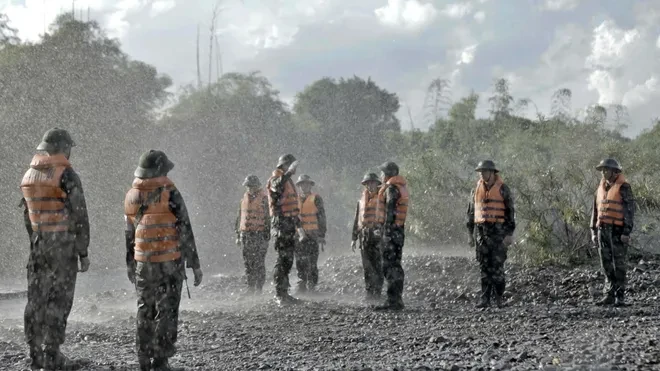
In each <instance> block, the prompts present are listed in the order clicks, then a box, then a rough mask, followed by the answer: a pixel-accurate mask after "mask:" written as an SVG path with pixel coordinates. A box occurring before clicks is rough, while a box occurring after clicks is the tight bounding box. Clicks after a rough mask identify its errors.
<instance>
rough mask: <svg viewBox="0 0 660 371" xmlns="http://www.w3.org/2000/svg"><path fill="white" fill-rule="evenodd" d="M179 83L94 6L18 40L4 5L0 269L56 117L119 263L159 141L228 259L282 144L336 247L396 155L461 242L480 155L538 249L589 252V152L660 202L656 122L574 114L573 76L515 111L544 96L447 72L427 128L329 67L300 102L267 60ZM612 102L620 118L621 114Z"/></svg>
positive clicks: (435, 222) (421, 204)
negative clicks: (636, 124) (382, 167)
mask: <svg viewBox="0 0 660 371" xmlns="http://www.w3.org/2000/svg"><path fill="white" fill-rule="evenodd" d="M171 88H172V81H171V79H170V78H169V77H168V76H165V75H163V74H162V73H159V72H158V71H157V69H156V68H155V67H153V66H151V65H148V64H146V63H143V62H140V61H136V60H133V59H131V58H130V56H128V55H126V53H124V52H123V51H122V49H121V45H120V44H119V43H118V41H116V40H113V39H110V38H108V37H107V36H106V34H105V33H104V31H103V29H102V28H101V27H100V26H99V25H98V23H96V22H94V21H88V22H82V21H78V20H75V19H74V18H73V17H72V16H71V15H70V14H64V15H61V16H60V17H58V18H57V20H56V21H55V22H54V23H53V24H52V25H51V26H50V28H49V31H48V32H47V33H46V34H45V35H43V37H41V39H40V40H39V41H37V42H22V41H20V40H19V39H18V38H17V37H16V35H15V32H14V30H12V29H11V27H10V23H8V20H7V19H6V17H3V16H0V122H1V123H2V125H3V128H4V130H5V135H3V137H2V138H3V139H2V140H3V143H2V146H0V151H1V152H2V156H3V158H4V159H5V169H6V170H5V171H3V172H2V175H0V189H2V191H3V194H4V202H3V203H2V204H1V205H0V208H1V209H2V212H3V213H4V215H6V216H7V217H6V221H7V222H6V223H4V224H3V225H2V227H0V228H1V230H0V232H1V233H2V234H3V236H5V238H4V242H3V243H2V244H0V250H1V251H2V252H3V256H4V257H5V258H4V259H0V272H10V271H11V272H17V271H20V269H21V268H22V262H24V261H25V259H26V256H27V246H24V245H23V243H25V245H27V238H26V236H25V234H24V232H23V225H22V218H21V212H20V209H18V208H17V204H18V200H19V199H20V192H19V190H18V183H19V181H20V178H21V176H22V174H23V172H24V171H25V170H26V167H27V165H28V163H29V160H30V158H31V156H32V154H33V152H34V148H35V146H36V145H37V143H38V142H39V141H40V139H41V135H42V134H43V133H44V132H45V131H46V130H47V129H49V128H51V127H53V126H59V127H64V128H66V129H68V130H70V132H71V133H72V135H73V137H74V140H75V141H76V142H77V143H78V147H77V148H75V149H74V153H73V157H72V161H73V164H74V166H75V169H76V170H77V171H78V172H79V173H80V175H81V178H82V181H83V186H84V188H85V192H86V195H87V199H88V206H89V212H90V219H91V223H92V245H91V247H90V252H91V254H92V255H91V257H92V258H93V261H94V264H98V265H100V266H108V267H121V266H122V265H123V252H124V246H123V228H124V225H123V223H124V221H123V217H122V214H123V197H124V194H125V192H126V190H127V189H128V187H129V186H130V182H131V180H132V174H133V170H134V169H135V166H136V165H137V159H138V157H139V156H140V154H141V153H142V152H143V151H145V150H147V149H149V148H158V149H162V150H164V151H165V152H166V153H168V155H169V156H170V157H171V158H172V160H173V161H174V162H175V164H176V167H175V169H174V171H173V173H172V177H173V179H174V180H175V181H176V183H177V184H178V185H179V188H180V189H181V191H182V192H183V194H184V197H185V198H186V201H187V203H188V208H189V211H190V214H191V217H192V221H193V228H194V230H195V233H196V235H197V238H198V240H199V242H198V244H199V246H200V250H201V254H202V257H203V258H205V261H206V262H209V263H222V262H223V261H224V260H223V259H228V258H227V252H228V251H229V249H231V248H232V247H231V246H232V235H233V234H232V233H233V232H232V227H233V221H234V219H235V217H236V212H237V209H238V200H239V199H240V195H241V194H242V192H243V189H242V188H241V186H240V184H241V182H242V180H243V178H244V177H245V176H246V175H248V173H254V174H256V175H258V176H259V177H260V179H261V180H262V183H265V181H266V179H267V177H268V176H269V174H270V171H272V168H273V167H274V165H275V162H276V161H277V158H278V157H279V156H280V155H281V154H284V153H293V154H294V155H295V156H296V157H298V158H299V159H301V167H300V172H304V173H308V174H310V175H311V176H312V177H313V178H314V179H315V180H316V183H317V188H318V191H319V192H320V193H321V194H323V195H324V198H325V199H326V204H327V205H326V207H327V208H328V224H329V238H328V242H329V244H330V245H335V246H337V247H341V246H343V245H346V246H348V243H350V241H349V240H350V238H349V236H350V228H351V227H352V217H353V213H354V207H355V202H356V200H357V197H358V194H359V193H358V192H359V187H360V186H359V180H360V178H361V176H362V175H363V174H364V173H365V172H367V171H369V170H374V168H375V166H376V165H378V164H380V163H382V162H383V161H385V160H388V159H391V160H395V161H398V162H399V163H400V166H401V168H402V172H403V173H404V175H405V176H407V177H408V178H409V181H410V188H411V194H412V206H411V213H410V219H409V220H410V221H409V225H408V229H409V234H410V235H411V236H413V238H416V239H417V240H418V241H420V242H428V243H435V244H439V243H450V244H459V243H464V242H465V241H464V240H465V234H464V233H462V232H464V230H463V229H462V226H463V225H464V208H465V205H466V202H467V197H468V196H469V192H470V189H471V188H472V187H473V186H474V180H475V179H476V178H475V174H474V173H473V172H472V169H473V167H474V165H476V163H477V162H478V161H479V160H481V159H484V158H491V159H493V160H495V161H496V162H497V163H498V165H499V166H500V167H501V168H502V175H503V177H504V178H505V180H506V181H507V183H508V184H510V185H511V186H512V188H513V190H514V193H515V195H516V199H517V208H518V219H519V222H520V223H521V225H522V226H523V227H522V228H521V229H520V231H521V232H519V233H518V235H517V239H518V244H517V246H516V249H519V252H520V253H519V256H520V257H521V259H527V260H529V261H553V262H556V261H560V260H561V259H564V260H566V257H570V259H569V260H570V261H571V262H574V261H578V260H580V259H583V258H584V257H588V256H589V250H588V249H587V247H585V246H586V245H585V244H586V243H587V242H588V234H586V230H585V229H584V227H585V226H586V223H587V219H588V215H587V214H588V211H589V207H588V206H589V203H590V202H591V199H590V197H592V196H593V189H595V185H596V182H597V179H598V174H597V173H596V172H595V171H594V170H593V167H594V166H595V164H596V163H597V162H598V161H599V160H600V159H601V158H602V157H604V156H614V157H617V159H619V160H620V161H621V162H622V164H623V165H624V166H625V167H626V168H625V172H626V174H627V177H628V178H629V179H630V180H631V183H632V184H633V187H634V188H633V189H634V190H635V192H636V194H637V197H638V199H639V200H640V204H641V205H642V207H643V208H644V210H647V211H650V210H652V209H653V208H654V207H655V206H656V202H657V201H656V199H655V196H654V195H655V194H656V193H655V187H656V186H655V184H656V183H657V182H655V178H656V177H657V175H656V174H657V171H655V170H656V169H655V167H656V166H658V165H656V164H655V163H654V162H653V161H651V158H652V157H651V156H653V155H655V154H656V152H657V151H658V150H659V149H658V146H657V143H658V136H659V135H660V133H659V131H660V129H658V126H656V127H654V128H653V129H652V130H649V131H647V132H645V133H643V134H642V135H640V136H639V137H638V138H636V139H635V140H631V139H628V138H625V137H624V136H622V135H621V130H622V129H623V128H624V127H625V124H626V123H625V119H621V117H625V115H624V113H625V107H600V106H595V107H592V108H591V109H590V110H589V111H588V112H587V114H586V116H585V118H583V119H578V118H575V117H574V116H573V115H572V114H571V112H572V111H571V107H570V95H571V94H570V91H569V90H567V89H562V90H559V91H558V92H557V93H556V94H555V95H554V96H553V97H552V99H553V110H552V112H551V113H550V114H549V115H548V116H547V117H546V116H545V115H543V114H541V113H538V114H537V118H536V119H534V120H530V119H526V118H523V117H520V116H519V115H518V114H517V112H518V111H520V110H521V109H523V108H525V107H529V106H533V102H531V101H529V100H526V99H518V100H516V99H515V98H514V97H512V96H511V94H510V92H509V89H508V83H507V81H506V80H503V79H501V80H498V81H496V82H495V83H494V86H493V94H492V96H491V97H489V98H488V103H489V105H490V107H491V110H490V117H489V118H477V117H476V116H475V112H476V107H477V105H478V104H479V102H480V100H481V97H480V96H478V95H477V94H475V93H472V94H470V95H468V96H467V97H464V98H461V99H459V100H457V101H455V102H452V101H451V99H449V91H448V90H449V86H448V83H447V82H446V81H444V80H442V79H437V80H434V81H432V82H431V83H430V84H429V92H428V94H427V96H428V99H427V101H426V105H425V109H426V111H427V115H426V116H425V117H426V118H427V119H429V120H431V121H432V122H433V124H432V125H431V127H430V129H429V130H428V131H420V130H412V131H402V130H401V123H400V121H399V119H398V118H397V112H399V110H400V102H399V98H398V97H397V95H396V94H395V93H392V92H388V91H387V90H385V89H383V88H381V87H379V86H378V85H377V83H376V82H374V81H372V80H371V79H370V78H366V79H365V78H362V77H358V76H353V77H347V78H340V79H334V78H329V77H324V78H321V79H319V80H317V81H314V82H312V83H311V84H309V85H308V86H307V87H306V88H305V89H304V90H302V91H301V92H299V93H298V94H297V95H296V99H295V103H294V104H293V106H292V107H288V106H287V104H285V103H284V102H283V101H282V99H281V98H280V96H279V92H278V91H277V90H276V89H275V88H274V87H273V86H272V85H271V84H270V82H269V81H268V79H267V78H266V77H264V76H262V75H261V74H260V73H259V72H253V73H245V74H243V73H224V74H222V76H221V77H219V78H218V79H217V80H216V81H215V82H209V83H208V84H207V85H206V86H202V85H201V84H191V85H188V86H184V87H182V88H180V89H179V90H178V91H177V92H176V93H170V91H171ZM613 116H617V117H619V119H618V120H619V123H618V124H616V125H614V126H612V125H611V123H610V121H611V118H612V117H613ZM656 158H657V157H656ZM646 215H648V220H647V222H642V223H641V224H639V229H642V228H646V229H645V230H646V231H647V232H648V234H651V231H652V230H653V228H654V226H655V221H654V220H653V218H652V217H651V216H650V212H647V214H646ZM643 218H644V216H643V217H642V219H643ZM643 220H646V219H643ZM639 229H638V230H639ZM237 259H239V258H237ZM562 261H563V260H562ZM17 262H21V264H17Z"/></svg>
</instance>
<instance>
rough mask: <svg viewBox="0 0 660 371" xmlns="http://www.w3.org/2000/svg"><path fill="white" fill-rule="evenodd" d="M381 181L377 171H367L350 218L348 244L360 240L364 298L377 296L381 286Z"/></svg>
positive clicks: (383, 215) (353, 245) (383, 207)
mask: <svg viewBox="0 0 660 371" xmlns="http://www.w3.org/2000/svg"><path fill="white" fill-rule="evenodd" d="M381 184H382V182H381V181H380V179H378V175H376V174H375V173H368V174H366V175H365V176H364V178H363V179H362V185H363V186H364V191H362V197H361V198H360V201H358V204H357V208H356V210H355V220H354V221H353V242H351V248H352V249H353V251H355V247H356V245H357V243H358V240H359V241H360V253H361V255H362V268H363V269H364V283H365V287H366V291H367V300H369V301H372V300H380V295H381V292H382V290H383V281H384V277H383V264H382V255H381V251H380V246H381V241H382V240H381V238H380V237H377V236H376V235H378V236H381V235H382V233H381V231H382V228H383V222H384V220H385V200H384V197H383V194H379V192H378V189H379V186H380V185H381Z"/></svg>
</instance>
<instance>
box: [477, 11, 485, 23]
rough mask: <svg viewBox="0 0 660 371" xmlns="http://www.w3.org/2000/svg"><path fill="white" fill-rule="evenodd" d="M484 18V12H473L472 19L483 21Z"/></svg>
mask: <svg viewBox="0 0 660 371" xmlns="http://www.w3.org/2000/svg"><path fill="white" fill-rule="evenodd" d="M485 19H486V13H485V12H483V11H478V12H476V13H474V20H475V21H477V22H478V23H484V20H485Z"/></svg>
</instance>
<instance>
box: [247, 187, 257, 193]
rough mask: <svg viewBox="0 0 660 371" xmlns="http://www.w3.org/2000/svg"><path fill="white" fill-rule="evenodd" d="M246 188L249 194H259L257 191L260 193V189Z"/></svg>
mask: <svg viewBox="0 0 660 371" xmlns="http://www.w3.org/2000/svg"><path fill="white" fill-rule="evenodd" d="M245 188H247V190H248V192H250V193H257V191H259V187H254V186H252V187H245Z"/></svg>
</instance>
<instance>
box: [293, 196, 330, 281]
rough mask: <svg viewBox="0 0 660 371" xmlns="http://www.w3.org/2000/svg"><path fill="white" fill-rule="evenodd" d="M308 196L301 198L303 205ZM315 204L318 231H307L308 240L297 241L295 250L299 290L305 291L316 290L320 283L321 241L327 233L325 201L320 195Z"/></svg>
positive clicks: (316, 197)
mask: <svg viewBox="0 0 660 371" xmlns="http://www.w3.org/2000/svg"><path fill="white" fill-rule="evenodd" d="M306 197H307V196H305V195H302V196H300V202H301V204H302V203H303V202H305V199H306ZM314 204H315V205H316V209H317V210H318V212H317V214H316V218H317V222H318V230H316V231H305V233H306V238H305V239H304V240H302V241H297V243H296V250H295V254H294V255H295V259H296V270H297V271H298V278H299V279H300V281H299V282H298V289H299V290H301V291H304V290H306V289H310V290H314V288H315V287H316V285H317V284H318V283H319V267H318V261H319V242H318V241H319V240H324V239H325V233H326V230H327V229H326V219H325V208H324V206H323V199H322V198H321V196H319V195H315V197H314ZM303 227H304V226H303Z"/></svg>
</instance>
